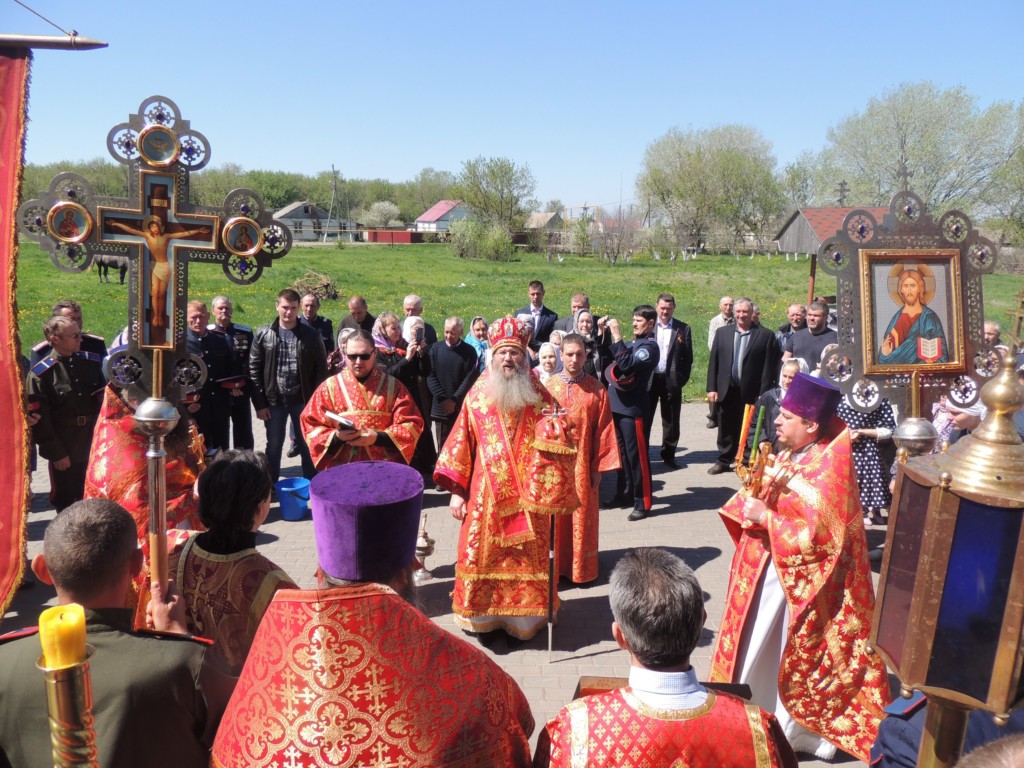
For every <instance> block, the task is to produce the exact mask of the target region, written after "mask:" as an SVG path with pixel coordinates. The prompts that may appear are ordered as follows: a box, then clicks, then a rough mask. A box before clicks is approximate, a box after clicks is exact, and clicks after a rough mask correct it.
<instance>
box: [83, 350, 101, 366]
mask: <svg viewBox="0 0 1024 768" xmlns="http://www.w3.org/2000/svg"><path fill="white" fill-rule="evenodd" d="M78 356H79V357H80V358H82V359H83V360H91V361H92V362H94V363H100V364H101V365H102V364H103V355H97V354H96V353H95V352H81V351H80V352H79V353H78Z"/></svg>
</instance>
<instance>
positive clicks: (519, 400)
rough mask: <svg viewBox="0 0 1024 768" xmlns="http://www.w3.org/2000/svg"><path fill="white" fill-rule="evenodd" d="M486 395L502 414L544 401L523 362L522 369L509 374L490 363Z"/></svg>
mask: <svg viewBox="0 0 1024 768" xmlns="http://www.w3.org/2000/svg"><path fill="white" fill-rule="evenodd" d="M487 394H488V395H489V396H490V397H491V399H493V400H494V404H495V405H497V406H498V410H499V411H501V412H503V413H507V412H514V411H521V410H523V408H525V407H526V406H528V405H540V404H541V403H542V402H543V401H544V398H542V397H541V394H540V392H538V391H537V390H536V389H535V388H534V386H533V381H532V380H531V378H530V371H529V369H527V368H526V367H525V360H524V365H523V366H522V367H520V368H519V369H517V370H516V371H514V372H511V373H509V372H506V371H504V370H502V369H501V367H500V366H498V365H497V364H496V363H494V362H492V363H491V370H490V371H489V373H488V376H487Z"/></svg>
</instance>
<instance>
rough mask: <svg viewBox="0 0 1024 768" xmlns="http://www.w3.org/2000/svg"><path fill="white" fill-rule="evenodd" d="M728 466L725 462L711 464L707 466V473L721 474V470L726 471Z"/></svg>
mask: <svg viewBox="0 0 1024 768" xmlns="http://www.w3.org/2000/svg"><path fill="white" fill-rule="evenodd" d="M728 471H729V467H728V466H727V465H725V464H712V465H711V466H710V467H708V474H709V475H721V474H722V473H723V472H728Z"/></svg>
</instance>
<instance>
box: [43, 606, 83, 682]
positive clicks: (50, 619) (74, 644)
mask: <svg viewBox="0 0 1024 768" xmlns="http://www.w3.org/2000/svg"><path fill="white" fill-rule="evenodd" d="M39 642H40V643H42V645H43V659H44V661H45V663H46V667H47V668H48V669H59V668H61V667H70V666H73V665H74V664H79V663H81V662H82V661H85V609H84V608H82V606H80V605H79V604H78V603H69V604H68V605H58V606H55V607H53V608H47V609H46V610H45V611H43V612H42V613H41V614H40V615H39Z"/></svg>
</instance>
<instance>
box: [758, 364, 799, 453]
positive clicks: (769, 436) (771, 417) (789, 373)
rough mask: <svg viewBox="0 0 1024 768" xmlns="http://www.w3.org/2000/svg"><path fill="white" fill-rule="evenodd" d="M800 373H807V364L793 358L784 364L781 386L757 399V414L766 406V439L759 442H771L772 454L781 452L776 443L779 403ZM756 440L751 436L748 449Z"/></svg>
mask: <svg viewBox="0 0 1024 768" xmlns="http://www.w3.org/2000/svg"><path fill="white" fill-rule="evenodd" d="M798 373H807V363H805V362H804V359H803V358H802V357H791V358H790V359H789V360H787V361H786V362H785V363H783V364H782V370H781V371H779V386H777V387H773V388H772V389H769V390H768V391H767V392H764V393H763V394H762V395H761V396H760V397H759V398H757V402H755V403H754V413H755V414H757V413H758V412H759V411H760V410H761V406H762V405H763V406H764V419H763V423H764V437H763V438H762V439H761V440H759V441H758V442H763V441H764V440H767V441H768V442H770V443H771V444H772V453H778V451H779V446H778V445H777V444H776V442H775V420H776V419H777V418H779V403H781V402H782V398H784V397H785V396H786V390H787V389H789V383H790V382H791V381H793V377H794V376H796V375H797V374H798ZM755 419H756V415H755ZM755 423H756V422H755ZM754 439H755V436H754V435H750V439H749V440H748V441H747V447H748V448H752V447H753V443H754Z"/></svg>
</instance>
